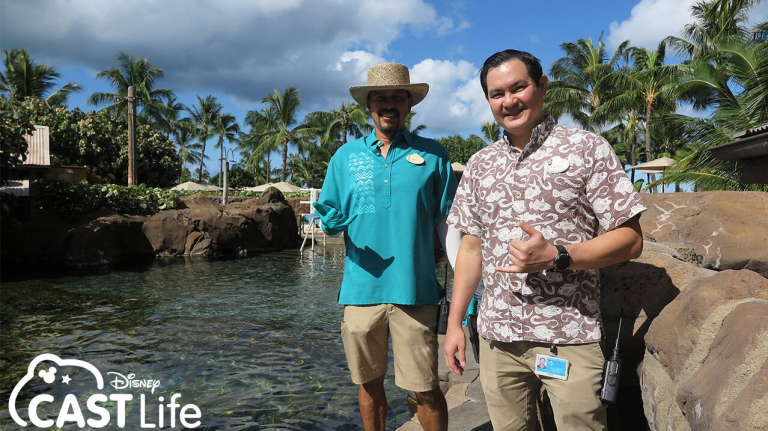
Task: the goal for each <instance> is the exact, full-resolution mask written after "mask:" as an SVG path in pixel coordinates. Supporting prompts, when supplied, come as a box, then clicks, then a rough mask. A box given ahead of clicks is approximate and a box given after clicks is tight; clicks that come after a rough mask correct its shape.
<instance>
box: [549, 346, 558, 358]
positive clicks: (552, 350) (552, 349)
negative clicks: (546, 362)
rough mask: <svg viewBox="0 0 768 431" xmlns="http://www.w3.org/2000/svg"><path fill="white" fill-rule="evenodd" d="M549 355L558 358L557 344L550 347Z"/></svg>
mask: <svg viewBox="0 0 768 431" xmlns="http://www.w3.org/2000/svg"><path fill="white" fill-rule="evenodd" d="M549 353H550V354H551V355H552V356H557V345H556V344H553V345H552V346H550V348H549Z"/></svg>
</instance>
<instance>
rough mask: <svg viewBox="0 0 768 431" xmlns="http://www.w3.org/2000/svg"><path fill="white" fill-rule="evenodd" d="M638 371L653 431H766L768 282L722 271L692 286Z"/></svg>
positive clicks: (650, 337) (656, 326)
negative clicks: (731, 430) (724, 430)
mask: <svg viewBox="0 0 768 431" xmlns="http://www.w3.org/2000/svg"><path fill="white" fill-rule="evenodd" d="M645 341H646V345H647V346H646V354H645V358H644V360H643V363H642V366H641V381H642V391H643V403H644V406H645V414H646V418H647V420H648V423H649V425H650V426H651V429H653V430H666V429H691V430H718V429H738V430H747V429H754V430H758V429H765V427H766V426H768V416H766V415H765V409H766V405H765V404H766V395H767V394H768V380H766V379H767V377H766V376H768V374H767V373H768V363H767V360H766V358H768V279H766V278H765V277H762V276H760V275H759V274H757V273H755V272H752V271H748V270H740V271H733V270H729V271H723V272H720V273H715V274H713V275H711V276H709V277H704V278H700V279H698V280H696V281H695V282H693V283H691V284H690V285H689V286H688V287H687V288H685V289H684V290H683V291H682V292H681V293H680V295H678V296H677V298H675V300H674V301H673V302H672V303H671V304H670V305H668V306H667V307H666V308H665V309H664V310H663V311H662V312H661V314H659V316H658V317H657V318H656V319H655V320H654V322H653V323H652V324H651V326H650V329H649V331H648V334H647V335H646V337H645Z"/></svg>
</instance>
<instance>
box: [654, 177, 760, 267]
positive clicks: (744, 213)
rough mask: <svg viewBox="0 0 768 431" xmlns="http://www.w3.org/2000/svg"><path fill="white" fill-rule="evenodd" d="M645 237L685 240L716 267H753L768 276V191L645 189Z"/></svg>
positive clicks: (685, 243) (705, 261)
mask: <svg viewBox="0 0 768 431" xmlns="http://www.w3.org/2000/svg"><path fill="white" fill-rule="evenodd" d="M642 197H643V201H645V205H646V206H647V207H648V211H646V212H645V213H644V214H643V216H642V217H640V224H641V225H642V227H643V234H644V235H646V238H648V239H652V240H653V241H656V242H662V243H675V244H684V245H686V246H688V247H690V248H692V249H693V250H694V251H695V253H696V255H698V256H700V258H701V261H702V264H703V266H704V267H706V268H712V269H718V270H722V269H742V268H744V269H751V270H753V271H755V272H758V273H760V274H762V275H763V276H764V277H768V248H766V247H764V244H766V243H767V242H768V216H766V215H767V214H768V193H764V192H727V191H723V192H701V193H662V194H643V195H642Z"/></svg>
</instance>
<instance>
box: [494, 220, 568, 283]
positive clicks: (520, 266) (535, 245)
mask: <svg viewBox="0 0 768 431" xmlns="http://www.w3.org/2000/svg"><path fill="white" fill-rule="evenodd" d="M520 228H521V229H522V230H523V231H524V232H525V233H527V234H528V236H529V238H528V240H527V241H523V240H519V239H513V240H512V241H510V242H509V260H510V263H511V264H512V265H510V266H497V267H496V271H500V272H510V273H516V274H521V273H532V272H540V271H544V270H546V269H552V263H553V262H554V260H555V257H556V256H557V248H555V246H553V245H550V244H549V243H548V242H547V241H546V240H545V239H544V235H542V234H541V232H539V231H537V230H536V229H534V228H533V227H532V226H531V225H529V224H528V223H525V222H520Z"/></svg>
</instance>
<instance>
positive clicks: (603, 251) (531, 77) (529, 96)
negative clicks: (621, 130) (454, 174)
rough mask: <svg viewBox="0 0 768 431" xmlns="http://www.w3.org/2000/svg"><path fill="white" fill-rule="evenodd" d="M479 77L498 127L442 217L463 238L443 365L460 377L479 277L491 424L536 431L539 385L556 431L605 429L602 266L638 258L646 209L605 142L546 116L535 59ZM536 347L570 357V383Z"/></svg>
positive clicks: (502, 59) (517, 59) (491, 61)
mask: <svg viewBox="0 0 768 431" xmlns="http://www.w3.org/2000/svg"><path fill="white" fill-rule="evenodd" d="M480 83H481V85H482V88H483V91H484V92H485V96H486V99H487V100H488V103H489V105H490V108H491V111H492V113H493V116H494V118H495V119H496V121H497V122H498V123H499V125H500V126H501V127H502V128H503V129H504V134H503V139H501V140H499V141H497V142H495V143H493V144H491V145H489V146H488V147H487V148H484V149H483V150H481V151H479V152H478V153H477V154H475V155H474V156H472V158H471V159H470V160H469V162H468V163H467V168H466V170H465V172H464V176H463V177H462V179H461V183H460V185H459V189H458V191H457V193H456V197H455V199H454V203H453V207H452V209H451V213H450V216H449V218H448V223H449V224H450V225H453V226H454V227H456V228H457V229H459V230H460V231H462V232H463V233H464V234H465V235H464V237H463V238H462V242H461V247H460V249H459V254H458V257H457V261H456V274H455V278H454V289H453V297H452V300H453V301H452V302H453V303H452V307H451V315H450V317H449V323H448V325H449V326H448V333H447V334H446V340H445V345H444V352H445V358H446V362H447V364H448V366H449V367H450V368H451V369H452V370H453V371H454V372H456V373H457V374H461V373H462V371H463V369H462V367H463V366H464V364H465V353H464V348H465V340H464V333H463V331H462V330H461V326H460V325H461V319H463V317H464V312H465V310H466V308H467V305H468V303H469V301H470V299H471V297H472V295H473V293H474V291H475V288H476V286H477V285H478V282H479V281H480V278H481V276H482V281H483V284H484V286H485V289H484V292H483V299H482V302H481V306H480V315H479V320H478V332H479V333H480V335H481V336H482V337H483V339H484V340H481V341H480V344H481V346H480V351H481V352H480V379H481V383H482V385H483V390H484V392H485V397H486V401H487V403H488V409H489V412H490V416H491V421H492V423H493V427H494V429H496V430H533V429H534V428H535V412H536V405H535V397H536V395H537V394H538V393H539V389H540V387H541V385H542V384H543V385H544V387H545V388H546V389H547V392H548V393H549V397H550V400H551V402H552V408H553V411H554V415H555V421H556V423H557V427H558V429H562V430H569V431H571V430H582V429H605V427H606V411H605V407H604V406H603V405H602V403H601V402H600V399H599V392H600V386H601V376H602V366H603V362H604V357H603V354H602V351H601V349H600V345H599V342H600V339H601V326H600V325H601V323H600V285H599V273H598V269H600V268H603V267H606V266H609V265H613V264H615V263H618V262H622V261H626V260H628V259H633V258H636V257H638V256H639V255H640V253H641V252H642V247H643V242H642V233H641V230H640V224H639V214H640V213H641V212H642V211H644V210H645V207H644V206H643V203H642V200H641V199H640V197H639V195H638V194H637V193H636V192H635V190H634V187H633V186H632V184H631V183H630V181H629V179H628V178H627V175H626V173H625V172H624V170H623V167H622V165H621V163H620V162H619V161H618V159H617V157H616V155H615V153H614V151H613V149H612V148H611V146H610V145H609V144H608V142H607V141H606V140H605V139H603V138H602V137H600V136H598V135H596V134H594V133H590V132H586V131H583V130H576V129H571V128H568V127H563V126H560V125H558V124H556V123H555V121H554V120H553V119H552V117H550V116H548V115H547V114H545V113H544V109H543V107H544V97H545V95H546V92H547V77H546V75H544V74H543V73H542V69H541V64H540V63H539V60H538V59H537V58H536V57H534V56H533V55H531V54H529V53H526V52H521V51H515V50H506V51H502V52H498V53H496V54H494V55H492V56H491V57H489V58H488V59H487V60H486V61H485V64H484V65H483V67H482V69H481V70H480ZM598 225H599V226H602V228H603V230H604V231H605V233H603V234H602V235H600V236H597V229H598ZM457 354H458V358H457V357H456V355H457ZM537 355H539V356H538V358H542V357H546V361H547V363H548V364H549V363H550V361H553V362H554V363H557V362H562V361H558V360H567V361H568V362H567V363H566V366H565V369H566V370H567V374H566V375H565V376H563V377H565V379H557V378H553V377H549V376H548V375H549V374H548V375H547V376H545V375H544V373H543V372H542V373H540V372H539V371H538V370H536V364H537Z"/></svg>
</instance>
